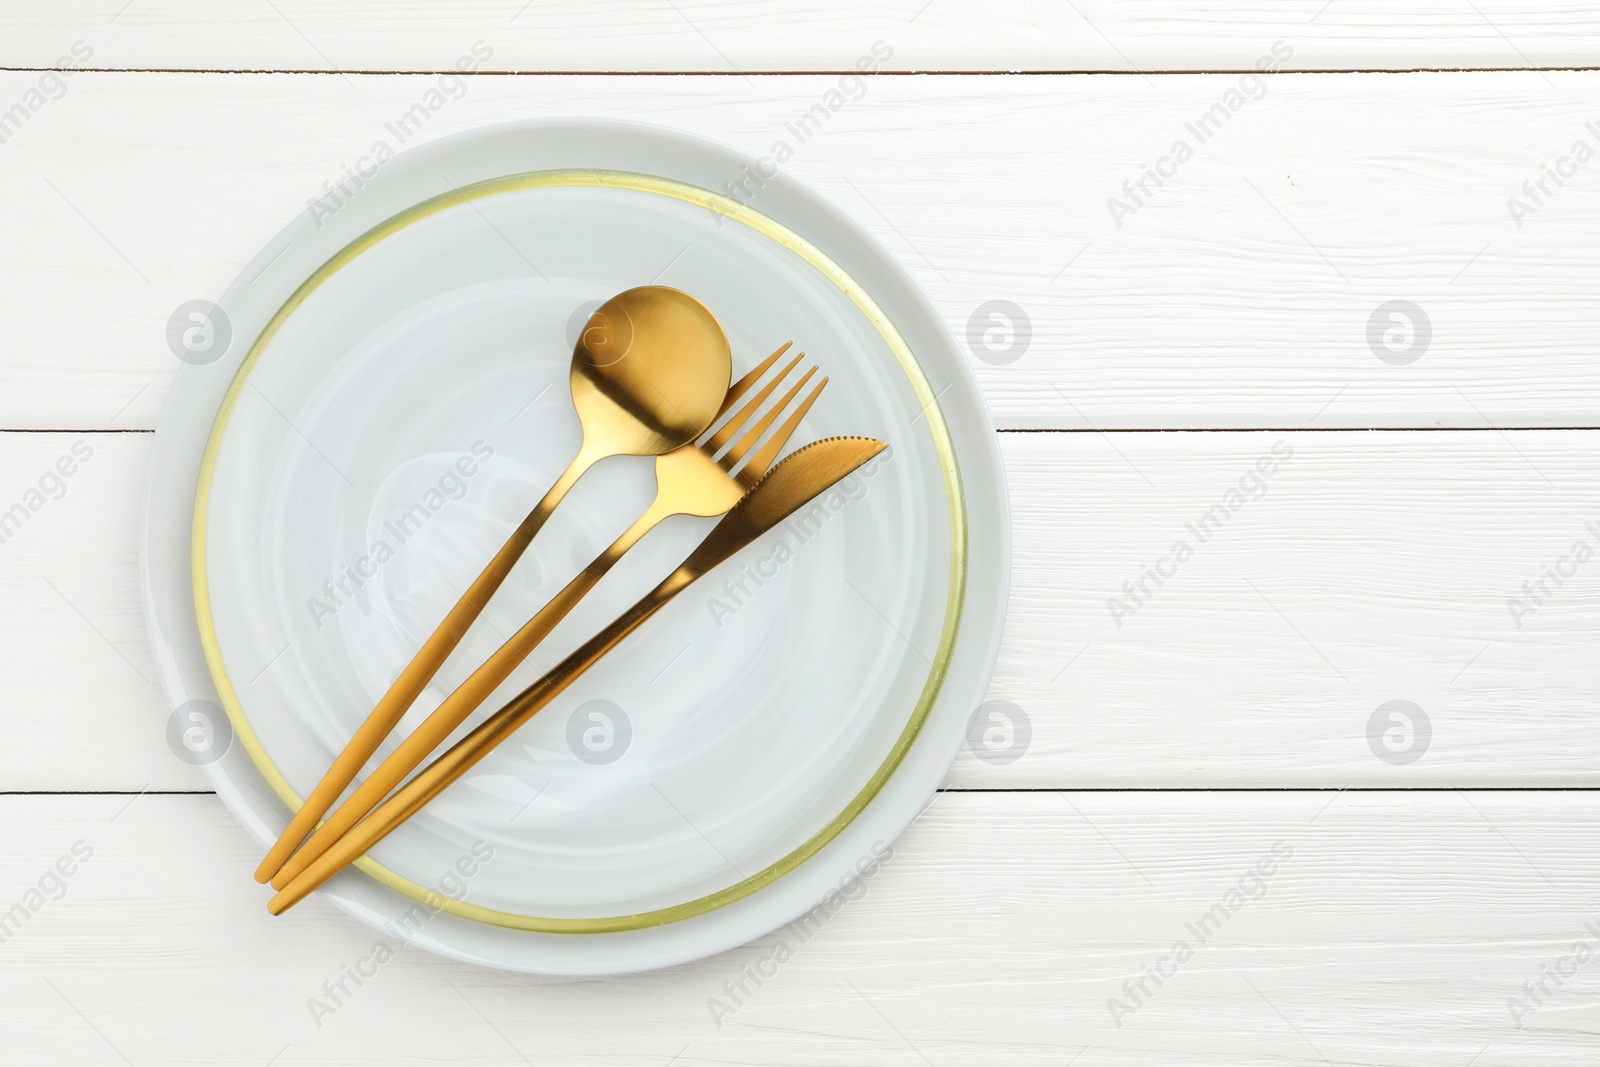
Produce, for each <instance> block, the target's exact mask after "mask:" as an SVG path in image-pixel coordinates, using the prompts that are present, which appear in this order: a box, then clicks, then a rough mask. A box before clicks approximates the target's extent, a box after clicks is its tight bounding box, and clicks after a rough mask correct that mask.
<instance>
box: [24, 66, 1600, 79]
mask: <svg viewBox="0 0 1600 1067" xmlns="http://www.w3.org/2000/svg"><path fill="white" fill-rule="evenodd" d="M63 70H70V71H72V72H73V73H74V74H240V75H244V74H320V75H323V76H325V77H341V78H342V77H348V76H350V75H352V74H353V75H357V76H372V77H389V76H392V75H414V76H418V77H429V76H435V75H443V74H452V75H455V76H456V77H461V78H487V77H517V78H571V77H580V76H582V77H595V78H652V77H654V78H782V77H794V76H797V75H798V76H815V77H835V76H837V77H843V76H844V75H857V76H861V77H868V78H940V77H950V76H953V75H962V76H970V77H975V78H1027V77H1052V78H1059V77H1075V76H1083V77H1088V76H1101V75H1111V76H1115V77H1122V78H1130V77H1131V78H1146V77H1167V76H1176V75H1183V74H1225V75H1241V74H1259V73H1261V72H1260V71H1259V70H1256V69H1255V68H1253V67H1237V68H1235V67H1207V68H1204V69H1195V70H1190V69H1182V68H1178V69H1163V70H1098V69H1093V70H1062V69H1054V68H1049V69H1045V68H1041V69H1038V70H942V69H941V70H877V71H872V72H870V73H863V72H861V71H858V70H854V69H847V68H840V69H837V70H833V69H821V68H819V69H815V70H813V69H807V70H744V71H739V70H475V71H460V70H455V69H440V70H421V69H418V70H377V69H373V70H357V69H350V70H328V69H321V68H312V67H251V68H249V69H233V68H226V69H225V68H221V67H0V72H5V73H18V74H46V73H50V72H52V71H54V72H60V71H63ZM1593 71H1600V66H1581V67H1580V66H1574V67H1329V68H1327V69H1309V68H1308V69H1293V70H1290V69H1284V70H1277V71H1274V72H1273V76H1274V77H1283V76H1291V77H1292V76H1295V75H1301V76H1304V75H1314V74H1546V73H1549V74H1555V73H1567V72H1571V73H1590V72H1593Z"/></svg>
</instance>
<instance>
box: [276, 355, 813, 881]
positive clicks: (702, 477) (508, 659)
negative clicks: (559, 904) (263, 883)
mask: <svg viewBox="0 0 1600 1067" xmlns="http://www.w3.org/2000/svg"><path fill="white" fill-rule="evenodd" d="M788 348H789V344H787V343H785V344H784V345H782V346H780V347H779V348H778V350H777V351H776V352H774V353H772V355H770V356H768V357H767V358H766V359H765V360H763V361H762V362H761V364H760V365H759V366H757V367H756V369H755V370H753V371H751V372H750V373H749V374H747V375H745V376H744V377H743V378H741V379H739V381H738V382H736V383H735V384H734V385H733V386H732V387H731V388H730V389H729V390H728V394H727V398H726V399H725V400H724V401H723V404H722V409H721V410H720V411H719V412H718V413H717V418H718V419H720V418H721V417H722V415H723V414H725V413H726V412H727V410H728V409H729V408H731V407H732V406H733V404H734V403H735V402H737V401H738V400H739V399H740V398H741V397H742V396H743V395H744V394H745V392H747V391H748V390H749V389H750V388H751V387H752V386H754V385H755V383H756V382H758V381H760V380H761V377H762V376H763V375H764V374H765V373H766V372H767V371H768V370H769V369H770V368H771V367H772V365H773V363H775V362H776V361H777V359H778V357H779V356H781V355H783V353H784V352H785V351H787V350H788ZM804 358H805V353H804V352H802V353H800V354H799V355H797V356H795V357H794V358H793V359H792V360H790V361H789V362H788V364H787V365H786V366H785V367H784V368H783V369H782V370H780V371H779V372H778V373H777V375H776V376H775V377H773V379H772V380H771V381H770V382H768V383H767V384H766V385H765V386H763V387H762V388H761V389H760V390H759V391H758V392H757V393H756V395H755V396H754V397H753V398H752V399H751V400H750V402H749V403H748V404H746V405H745V406H744V407H743V408H741V409H740V410H739V411H738V412H737V413H735V414H734V415H733V416H731V417H730V418H729V419H728V421H727V422H725V423H724V424H723V425H722V426H721V427H720V428H718V429H717V430H716V431H715V432H714V433H712V434H711V435H710V436H709V437H708V438H707V439H706V440H705V441H704V442H702V443H700V444H693V443H691V444H686V445H684V446H682V447H681V448H677V449H674V450H673V451H671V452H668V453H666V454H665V455H662V456H658V457H657V458H656V496H655V500H654V501H653V502H652V503H651V504H650V506H649V507H648V508H646V509H645V512H644V514H643V515H641V516H639V519H638V521H636V522H635V523H634V524H633V525H632V526H630V527H628V529H627V530H625V531H624V532H623V534H622V536H621V537H618V538H617V539H616V540H615V541H614V542H612V544H611V546H610V547H609V548H607V549H606V550H605V551H604V552H602V553H600V555H599V556H597V557H595V559H594V561H593V562H592V563H590V564H589V565H588V566H587V567H585V568H584V569H583V570H581V571H579V572H578V574H577V576H576V577H574V578H573V579H572V581H570V582H568V583H567V585H566V586H565V588H563V589H562V590H561V591H560V592H558V593H557V594H556V595H555V596H553V597H551V598H550V602H549V603H547V604H546V605H545V606H544V607H542V608H540V609H539V612H538V614H536V615H534V617H533V618H531V619H529V620H528V622H527V623H526V624H524V625H523V627H522V629H520V630H518V631H517V632H516V633H515V634H513V635H512V636H511V638H510V639H509V640H508V641H506V643H505V644H503V645H501V646H500V648H499V649H497V650H496V651H495V653H494V654H493V655H492V656H490V657H489V658H488V659H487V660H486V661H485V662H484V663H483V665H482V666H481V667H479V668H478V669H477V670H476V671H474V672H473V673H472V674H471V676H470V677H468V678H467V680H466V681H464V682H462V683H461V685H460V686H458V687H457V688H456V690H455V692H453V693H451V694H450V695H449V696H447V697H446V698H445V699H444V702H443V703H441V704H440V705H439V706H438V707H437V708H435V709H434V710H433V712H432V714H430V715H429V716H428V717H427V718H426V719H424V720H423V721H422V723H421V725H419V726H418V727H417V728H416V729H415V730H414V731H412V733H411V736H409V737H407V738H406V739H405V740H404V741H402V742H401V743H400V745H399V747H398V748H396V749H395V751H394V752H393V753H391V754H390V756H389V757H388V758H387V759H385V760H384V761H383V762H382V763H381V764H379V765H378V768H377V769H376V770H375V771H373V772H372V775H371V776H370V777H369V778H367V780H366V781H364V782H362V783H361V785H360V786H359V787H358V788H357V789H356V791H355V792H354V793H352V794H351V795H350V797H349V799H348V800H346V801H345V802H344V803H343V804H341V805H340V806H339V807H338V808H337V809H335V810H334V812H333V814H331V815H329V816H328V818H327V821H326V822H324V823H323V824H322V825H321V826H320V827H318V828H317V830H316V832H315V833H313V834H312V835H311V836H310V838H308V839H307V840H306V842H305V844H303V845H302V846H301V847H300V849H299V851H297V852H295V853H294V854H293V855H292V856H290V857H289V859H288V861H287V862H285V863H284V864H283V866H282V868H281V869H280V870H279V871H278V872H277V874H276V875H275V876H274V877H273V879H272V886H273V888H275V889H282V888H283V887H285V886H286V885H288V884H289V883H290V882H291V881H293V880H294V879H295V878H296V877H297V876H299V874H300V873H301V872H302V871H304V870H305V869H306V868H307V867H308V866H309V865H310V864H311V863H312V861H314V860H315V859H316V858H317V857H318V856H320V855H322V853H323V852H324V851H325V850H327V848H328V847H329V846H330V845H332V844H333V842H334V841H336V840H338V839H339V838H340V837H341V836H342V835H343V834H344V833H345V832H346V831H348V830H349V829H350V828H351V827H352V826H354V825H355V824H356V822H357V821H358V820H360V818H361V817H362V816H363V815H365V814H367V812H369V811H371V810H372V808H373V807H374V806H375V805H376V804H377V803H378V802H379V801H380V800H382V799H383V798H384V797H385V796H387V795H388V794H389V791H390V790H391V789H393V788H394V787H395V786H397V785H399V784H400V783H401V782H402V781H403V780H404V779H405V776H406V775H408V774H410V773H411V772H412V770H414V769H415V768H416V767H418V766H419V765H420V764H421V763H422V761H423V760H425V759H427V758H428V756H429V754H431V753H432V752H433V750H434V749H436V748H438V747H439V746H440V745H441V744H443V743H444V741H445V739H446V738H448V737H449V736H450V734H451V732H452V731H454V730H455V728H456V727H457V726H460V725H461V724H462V723H463V722H465V721H466V718H467V716H469V715H471V714H472V712H473V711H474V710H476V709H477V707H478V706H479V705H480V704H482V703H483V702H484V701H485V700H487V699H488V698H489V695H490V694H491V693H493V692H494V691H495V689H497V688H498V687H499V686H500V683H501V682H503V681H505V680H506V678H508V677H509V676H510V675H511V672H512V671H513V670H515V669H516V667H517V665H518V664H520V663H521V662H522V661H523V660H524V659H526V658H527V657H528V655H529V653H531V652H532V651H533V649H534V648H535V647H536V646H537V645H538V644H539V642H540V641H542V640H544V638H545V636H546V635H547V634H549V633H550V631H551V630H552V629H553V628H554V627H555V625H556V623H558V622H560V621H561V620H562V619H563V618H564V617H566V615H567V613H568V612H570V611H571V610H572V608H573V607H574V606H575V605H576V604H577V603H578V601H579V600H580V599H582V597H583V595H584V594H585V593H587V592H588V591H589V590H590V589H592V588H593V587H594V585H595V583H596V582H598V581H599V580H600V579H601V577H602V576H604V575H605V573H606V572H607V571H609V570H610V569H611V568H612V566H613V565H615V564H616V562H617V560H619V559H621V558H622V556H623V554H624V553H626V552H627V551H628V549H630V548H632V547H633V546H634V545H635V544H636V543H638V541H639V539H640V538H642V537H643V536H644V535H645V534H646V533H648V532H649V531H650V530H651V529H653V528H654V527H655V526H656V525H657V524H658V523H660V522H661V520H663V519H665V518H667V517H668V516H671V515H698V516H702V517H705V518H710V517H713V516H717V515H722V514H724V513H726V512H727V511H728V509H729V508H732V507H733V506H734V505H735V504H737V503H738V502H739V500H740V498H741V497H743V496H744V495H745V493H746V492H748V491H749V490H750V488H751V487H752V486H754V485H755V484H756V482H758V481H760V479H761V476H762V475H763V474H765V473H766V471H767V468H768V467H770V466H771V465H772V461H773V460H774V459H775V458H777V455H778V453H779V452H780V451H781V450H782V449H783V446H784V445H785V444H787V443H788V441H789V437H790V436H791V435H792V434H793V433H794V431H795V428H796V427H797V426H799V424H800V420H801V419H802V418H804V417H805V414H806V412H807V411H809V410H810V409H811V405H812V404H813V403H815V402H816V399H817V397H818V396H819V395H821V393H822V390H823V388H824V387H825V386H827V384H828V379H827V378H823V379H822V380H821V381H820V382H818V383H817V384H816V386H815V387H814V388H812V390H811V391H810V392H809V393H808V394H806V396H805V397H804V398H803V399H802V400H801V401H800V403H799V404H798V406H796V407H795V409H794V411H793V412H792V413H791V414H790V415H789V417H788V418H786V419H785V420H784V422H783V424H782V425H781V426H779V427H778V428H777V430H775V431H774V432H773V433H772V435H771V436H770V437H769V438H768V439H767V441H766V443H765V444H764V445H762V447H761V449H760V451H758V452H756V453H754V454H753V455H750V457H749V461H748V462H744V463H742V464H741V461H742V460H744V459H745V457H746V455H747V454H749V452H750V449H751V447H752V446H753V445H754V444H755V443H756V442H757V441H759V440H760V439H761V437H762V435H763V434H765V433H766V432H767V431H768V430H769V429H771V427H772V424H773V422H774V421H776V419H777V418H778V416H779V415H781V414H783V412H784V411H785V410H787V409H788V408H789V406H790V404H792V403H793V402H794V400H795V398H796V397H797V396H799V394H800V391H801V390H802V389H803V388H805V385H806V383H807V382H808V381H810V379H811V377H812V375H814V374H815V373H816V368H815V367H812V368H809V369H808V370H807V371H806V372H805V374H803V375H801V377H800V380H799V381H797V382H795V383H794V385H793V386H791V387H790V389H789V390H788V392H786V393H785V394H784V395H783V398H782V399H781V400H779V401H778V402H777V403H776V404H773V405H771V406H770V407H769V408H768V409H767V411H766V413H765V414H764V415H761V417H760V418H758V419H756V420H755V422H754V424H753V425H750V426H749V428H748V429H745V426H746V424H747V423H749V422H750V420H751V418H752V417H754V416H755V414H756V413H757V412H758V411H759V410H760V409H761V408H762V406H763V405H765V404H766V402H767V399H768V397H770V396H771V395H772V393H773V390H775V389H776V388H777V387H778V386H779V385H780V384H782V382H783V381H784V379H786V378H787V377H788V376H789V374H790V372H792V371H793V370H794V369H795V367H796V366H797V365H798V364H799V362H800V361H801V360H802V359H804ZM715 424H716V419H713V420H712V425H715ZM741 430H744V433H743V434H742V436H740V437H739V438H738V440H733V438H734V435H735V434H739V433H740V431H741ZM730 441H732V442H733V443H732V444H731V445H730V444H729V442H730ZM724 449H726V451H723V450H724ZM352 777H353V775H352ZM347 781H348V779H347Z"/></svg>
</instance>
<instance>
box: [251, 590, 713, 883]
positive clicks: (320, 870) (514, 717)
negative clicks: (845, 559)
mask: <svg viewBox="0 0 1600 1067" xmlns="http://www.w3.org/2000/svg"><path fill="white" fill-rule="evenodd" d="M694 577H695V576H694V575H693V574H692V573H691V572H690V571H688V570H687V568H685V567H679V568H678V569H677V570H676V571H673V572H672V574H670V575H668V576H667V578H666V580H665V581H663V582H662V583H661V584H660V585H658V586H656V588H654V589H652V590H651V591H650V592H649V593H647V594H645V596H644V598H643V599H641V600H640V601H639V602H638V603H636V604H634V605H633V606H632V607H631V608H629V609H628V610H627V611H626V612H624V613H623V614H622V616H621V617H620V618H618V619H616V620H615V621H613V622H612V623H611V625H609V626H607V627H606V628H605V629H604V630H601V631H600V632H599V633H598V634H596V635H595V636H594V637H592V638H590V639H589V640H588V641H587V642H585V643H584V644H583V646H582V647H581V648H579V649H578V650H577V651H576V652H574V653H572V655H570V656H568V657H567V658H566V659H564V660H562V661H561V663H559V664H558V665H557V666H556V667H554V668H553V669H552V670H551V671H550V672H549V673H548V674H546V675H544V677H542V678H540V679H539V680H538V681H536V682H534V683H533V684H532V685H530V686H528V688H526V689H524V690H523V691H522V692H521V693H518V694H517V695H516V697H514V698H513V699H512V700H511V702H510V703H509V704H507V705H506V706H505V707H503V708H501V709H500V710H499V711H497V712H495V713H494V714H493V715H491V716H489V718H488V719H486V720H484V722H483V723H482V724H480V725H479V726H478V727H477V729H475V730H473V731H472V732H471V733H469V734H468V735H467V736H466V737H464V738H462V739H461V740H460V741H458V742H456V743H455V744H454V745H452V746H451V747H450V749H449V750H448V751H447V752H445V753H444V754H443V755H442V756H440V757H439V758H438V759H436V760H434V761H433V762H432V763H430V764H428V766H427V767H426V768H425V769H424V770H423V771H422V773H421V774H418V775H417V776H416V777H415V778H413V779H412V780H411V781H409V782H407V783H406V784H405V787H404V788H402V789H401V790H400V791H399V792H398V793H396V794H395V795H394V796H392V797H390V798H389V799H388V800H386V801H384V802H383V804H382V805H380V806H379V807H378V809H377V810H376V811H374V812H372V814H371V815H369V816H368V817H367V818H366V819H365V820H363V821H362V822H361V823H360V824H359V825H357V826H356V827H355V829H354V830H353V831H352V832H351V833H348V834H346V835H345V836H343V837H341V838H339V839H338V840H337V841H332V842H330V843H329V845H328V849H327V851H326V852H325V853H323V854H322V855H321V856H319V857H318V858H317V860H316V862H314V863H311V864H308V865H307V867H306V870H305V871H304V872H302V873H301V874H300V876H299V877H297V878H295V879H294V880H293V881H292V882H289V883H287V884H286V885H285V886H283V887H282V888H281V889H279V891H278V893H277V895H276V896H274V897H273V898H272V899H271V900H270V901H269V902H268V903H267V910H268V911H270V912H271V913H272V914H274V915H281V914H282V913H283V912H284V911H286V910H288V909H289V908H291V907H293V906H294V905H295V904H297V903H299V902H300V901H302V900H304V899H305V898H306V897H307V896H308V895H309V894H310V893H311V891H312V890H314V889H316V888H317V887H318V886H320V885H322V883H324V882H326V881H327V880H328V879H329V878H332V877H333V876H334V875H335V874H338V873H339V872H340V871H341V870H343V869H344V868H345V866H347V865H348V864H349V863H350V862H351V861H352V860H354V859H355V858H356V857H358V856H360V855H361V854H362V853H364V852H366V851H367V850H368V849H370V848H371V847H372V846H373V845H375V844H377V843H378V842H379V841H381V840H382V839H383V838H384V837H386V836H388V834H389V833H390V831H392V830H394V829H395V827H397V826H399V825H400V824H401V823H403V822H405V821H406V820H407V819H409V818H411V816H412V815H415V814H416V813H417V812H418V811H420V810H422V808H423V807H424V806H425V805H426V804H427V803H428V801H430V800H432V799H433V798H434V797H436V796H438V795H439V794H440V793H442V792H444V790H445V788H446V787H447V786H449V785H450V784H451V783H453V782H455V781H456V780H457V779H458V778H460V777H461V776H462V775H463V774H466V773H467V771H469V770H471V769H472V767H473V766H474V765H475V764H476V763H477V762H478V761H479V760H481V759H483V758H484V757H485V756H487V755H488V754H489V753H490V752H491V751H493V750H494V748H495V746H496V745H498V744H499V743H500V742H501V741H504V740H505V739H506V738H507V737H510V736H511V735H512V734H513V733H515V732H516V730H517V729H518V727H520V726H522V725H523V724H524V723H526V722H527V721H528V720H529V719H531V718H533V716H534V714H535V713H536V712H538V711H539V710H540V709H541V708H543V707H544V706H545V705H546V704H548V703H550V701H552V700H554V699H555V698H556V697H557V696H558V695H559V694H560V693H561V692H562V690H564V689H566V688H567V686H569V685H571V684H572V683H573V682H574V681H576V680H577V679H578V676H579V675H581V674H583V672H584V671H586V670H588V669H589V668H590V667H592V666H593V665H594V664H595V662H596V661H597V660H599V659H600V657H602V656H604V655H605V654H606V653H607V652H609V651H611V649H613V648H615V647H616V645H617V644H618V642H620V641H621V640H622V639H623V638H625V637H627V636H628V635H629V634H631V633H633V631H635V630H637V629H638V628H639V627H640V625H641V624H643V623H644V621H645V620H646V619H648V618H650V616H652V615H654V614H655V613H656V612H657V611H660V610H661V609H662V608H663V607H665V606H666V604H667V602H668V601H669V600H671V599H672V598H673V597H674V596H676V595H678V593H680V592H682V591H683V589H684V588H685V587H687V586H688V585H689V584H690V583H692V582H693V581H694Z"/></svg>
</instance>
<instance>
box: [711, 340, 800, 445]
mask: <svg viewBox="0 0 1600 1067" xmlns="http://www.w3.org/2000/svg"><path fill="white" fill-rule="evenodd" d="M805 358H806V354H805V353H804V352H801V353H800V354H799V355H797V356H795V357H794V358H793V359H791V360H790V361H789V362H788V364H787V365H785V366H784V368H783V369H782V370H780V371H779V372H778V374H777V377H775V378H773V379H772V381H770V382H768V383H767V384H766V385H764V386H762V387H761V389H760V391H758V392H757V393H756V395H755V396H754V397H753V398H752V399H751V401H750V403H748V404H746V405H745V406H744V407H742V408H740V409H739V410H738V411H736V412H734V413H733V415H731V416H730V417H729V419H728V421H727V422H725V423H723V425H722V428H721V429H719V430H718V431H717V432H716V433H714V434H712V435H711V440H709V441H707V442H706V443H705V444H704V445H702V446H701V448H702V449H704V450H705V452H706V454H707V455H712V456H714V455H716V454H717V450H718V449H720V448H721V447H722V446H723V445H725V444H727V443H728V441H729V440H731V439H732V437H733V435H734V434H736V433H738V432H739V429H740V428H741V427H742V426H744V424H745V422H746V421H747V420H748V419H749V418H750V416H752V415H754V414H755V413H756V412H757V411H760V410H761V405H762V404H764V403H766V402H767V397H769V396H771V395H772V391H773V390H774V389H776V388H777V387H778V386H779V384H780V383H782V381H783V380H784V379H785V378H787V377H788V376H789V372H790V371H792V370H794V368H795V366H796V365H797V364H798V363H799V362H800V361H801V360H802V359H805Z"/></svg>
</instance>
